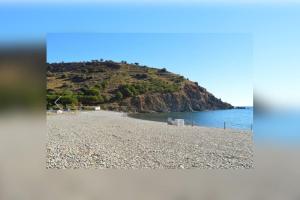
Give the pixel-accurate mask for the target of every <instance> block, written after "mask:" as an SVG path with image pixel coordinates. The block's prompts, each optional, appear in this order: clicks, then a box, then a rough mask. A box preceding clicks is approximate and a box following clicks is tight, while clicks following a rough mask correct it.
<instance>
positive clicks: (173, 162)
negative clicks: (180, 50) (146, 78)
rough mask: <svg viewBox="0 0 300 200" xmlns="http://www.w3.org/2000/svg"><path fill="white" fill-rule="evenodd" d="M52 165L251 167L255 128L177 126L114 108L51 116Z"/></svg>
mask: <svg viewBox="0 0 300 200" xmlns="http://www.w3.org/2000/svg"><path fill="white" fill-rule="evenodd" d="M46 151H47V152H46V168H48V169H83V168H88V169H114V168H116V169H144V168H150V169H159V168H162V169H192V168H200V169H232V168H233V169H237V168H246V169H249V168H253V141H252V132H245V131H239V130H229V129H228V130H223V129H219V128H207V127H199V126H174V125H168V124H167V123H163V122H154V121H146V120H140V119H134V118H130V117H128V116H127V115H126V114H125V113H118V112H112V111H86V112H85V111H84V112H83V111H80V112H79V111H78V112H68V113H62V114H54V113H48V114H47V144H46Z"/></svg>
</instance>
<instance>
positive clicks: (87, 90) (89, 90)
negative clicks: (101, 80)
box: [83, 88, 100, 96]
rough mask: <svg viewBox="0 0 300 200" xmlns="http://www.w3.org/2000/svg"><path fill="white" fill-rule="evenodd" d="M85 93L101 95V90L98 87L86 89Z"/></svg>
mask: <svg viewBox="0 0 300 200" xmlns="http://www.w3.org/2000/svg"><path fill="white" fill-rule="evenodd" d="M83 92H84V94H85V95H87V96H99V94H100V92H99V90H98V89H96V88H90V89H85V90H84V91H83Z"/></svg>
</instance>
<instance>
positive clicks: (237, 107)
mask: <svg viewBox="0 0 300 200" xmlns="http://www.w3.org/2000/svg"><path fill="white" fill-rule="evenodd" d="M234 109H247V107H245V106H236V107H234Z"/></svg>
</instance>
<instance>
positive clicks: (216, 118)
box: [130, 107, 253, 131]
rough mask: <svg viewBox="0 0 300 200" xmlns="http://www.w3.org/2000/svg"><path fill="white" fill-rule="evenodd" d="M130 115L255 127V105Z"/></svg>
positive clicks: (202, 123)
mask: <svg viewBox="0 0 300 200" xmlns="http://www.w3.org/2000/svg"><path fill="white" fill-rule="evenodd" d="M130 116H131V117H134V118H138V119H144V120H151V121H159V122H166V121H167V119H168V118H173V119H184V120H185V123H186V124H189V125H195V126H197V125H198V126H206V127H216V128H225V129H227V128H230V129H239V130H249V131H251V130H252V129H253V107H246V108H245V109H229V110H211V111H199V112H169V113H137V114H131V115H130Z"/></svg>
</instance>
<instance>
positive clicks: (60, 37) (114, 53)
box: [47, 33, 253, 105]
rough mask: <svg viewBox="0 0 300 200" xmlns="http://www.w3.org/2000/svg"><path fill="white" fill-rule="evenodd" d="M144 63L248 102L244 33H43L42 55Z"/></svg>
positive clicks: (248, 52) (248, 54)
mask: <svg viewBox="0 0 300 200" xmlns="http://www.w3.org/2000/svg"><path fill="white" fill-rule="evenodd" d="M100 58H103V59H107V60H114V61H121V60H126V61H127V62H130V63H134V62H138V63H140V64H145V65H147V66H152V67H157V68H163V67H166V68H167V69H168V70H169V71H172V72H174V73H178V74H182V75H184V76H185V77H187V78H189V79H190V80H193V81H197V82H198V83H199V84H200V85H202V86H204V87H206V88H207V89H208V90H209V91H210V92H212V93H213V94H215V95H216V96H217V97H218V98H222V100H224V101H227V102H230V103H231V104H233V105H252V100H253V82H252V71H253V68H252V38H251V35H249V34H213V33H208V34H195V33H193V34H183V33H179V34H174V33H118V34H116V33H108V34H101V33H100V34H99V33H96V34H95V33H94V34H93V33H90V34H87V33H85V34H84V33H75V34H74V33H73V34H72V33H71V34H48V35H47V61H48V62H61V61H64V62H68V61H86V60H92V59H100Z"/></svg>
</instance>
